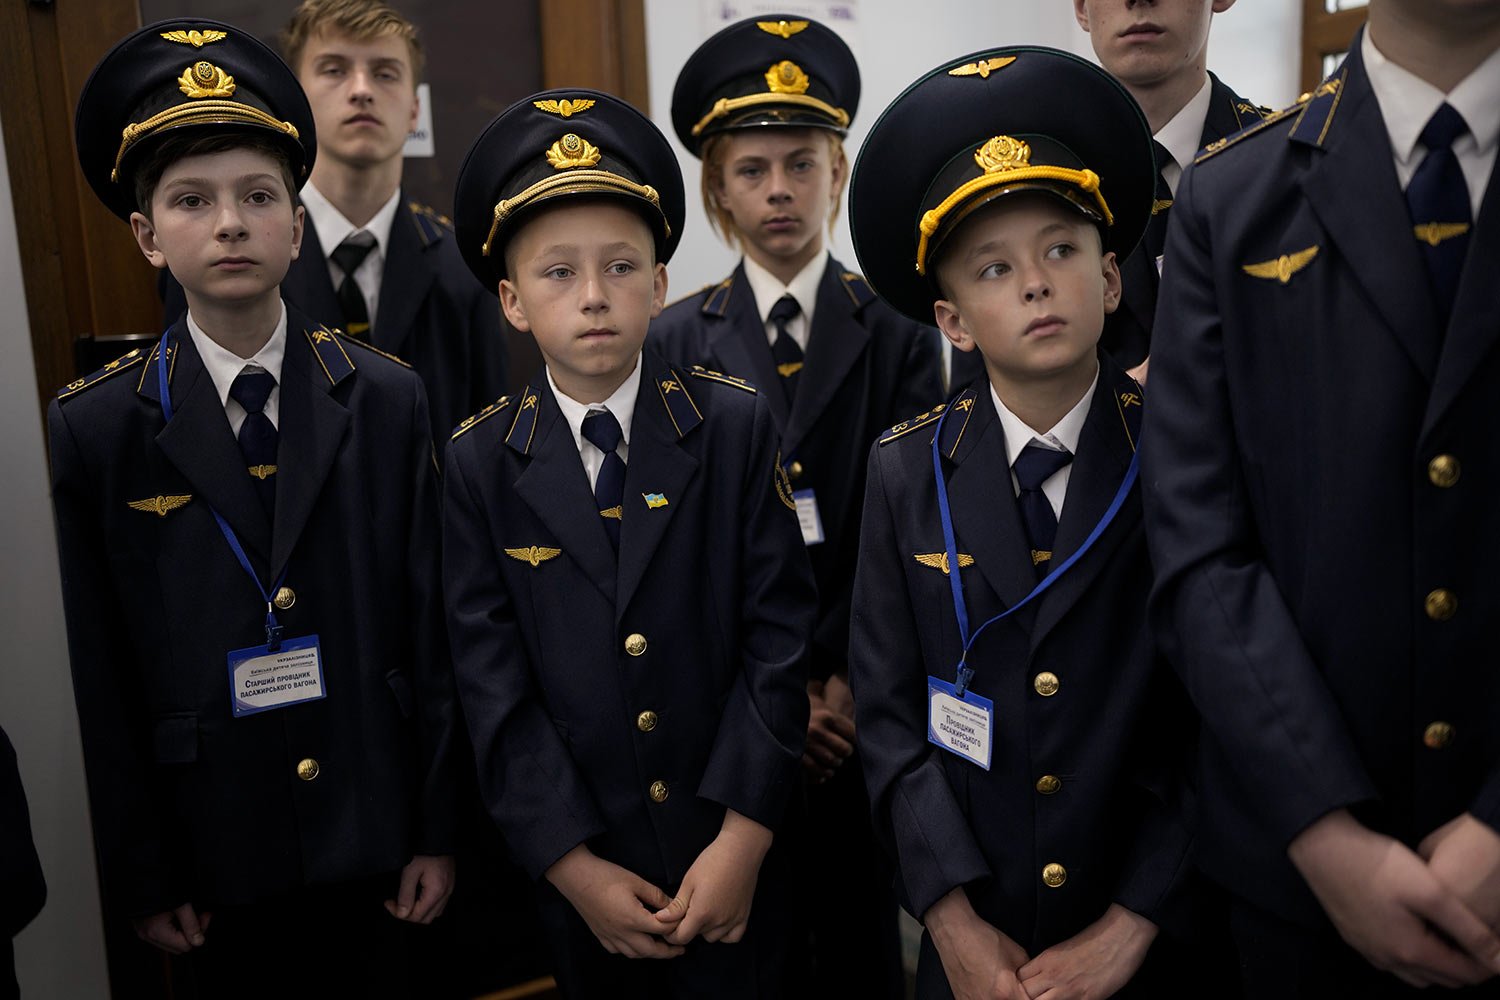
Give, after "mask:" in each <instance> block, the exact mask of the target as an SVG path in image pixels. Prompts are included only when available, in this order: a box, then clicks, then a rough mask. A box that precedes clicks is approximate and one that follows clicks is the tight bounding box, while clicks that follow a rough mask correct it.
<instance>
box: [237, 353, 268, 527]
mask: <svg viewBox="0 0 1500 1000" xmlns="http://www.w3.org/2000/svg"><path fill="white" fill-rule="evenodd" d="M274 388H276V380H275V379H274V378H272V377H271V373H270V372H265V371H242V372H240V373H239V374H238V375H236V376H235V377H234V382H232V383H231V384H230V386H229V398H230V399H232V400H234V401H235V402H236V403H239V404H240V405H241V406H243V407H244V408H245V422H244V423H242V424H240V434H239V440H240V453H241V454H242V455H244V457H245V465H246V466H247V471H248V472H249V474H250V475H251V476H252V477H253V478H254V480H255V491H256V493H257V494H259V496H260V502H261V505H262V506H264V507H265V508H266V515H267V516H268V517H273V518H274V516H275V511H276V479H275V476H276V425H275V424H273V423H271V418H270V417H268V416H266V414H265V408H266V400H267V399H269V398H270V397H271V390H272V389H274Z"/></svg>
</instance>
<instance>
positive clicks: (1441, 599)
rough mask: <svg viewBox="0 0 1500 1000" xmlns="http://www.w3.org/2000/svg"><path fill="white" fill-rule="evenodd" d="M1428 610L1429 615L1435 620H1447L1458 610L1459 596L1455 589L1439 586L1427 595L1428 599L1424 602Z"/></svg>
mask: <svg viewBox="0 0 1500 1000" xmlns="http://www.w3.org/2000/svg"><path fill="white" fill-rule="evenodd" d="M1422 606H1423V608H1425V609H1426V611H1427V617H1428V618H1431V619H1432V620H1433V621H1435V622H1445V621H1447V620H1448V619H1449V618H1452V617H1453V616H1454V614H1456V613H1457V612H1458V597H1457V596H1456V595H1455V594H1454V593H1453V591H1451V590H1448V589H1446V588H1444V587H1439V588H1438V589H1437V590H1434V591H1433V592H1432V593H1430V594H1428V595H1427V600H1426V601H1424V602H1423V603H1422Z"/></svg>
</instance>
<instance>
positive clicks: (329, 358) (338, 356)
mask: <svg viewBox="0 0 1500 1000" xmlns="http://www.w3.org/2000/svg"><path fill="white" fill-rule="evenodd" d="M302 332H303V334H304V335H305V336H306V337H307V343H308V344H309V345H310V346H311V347H312V349H313V356H314V357H316V358H317V359H318V365H319V367H321V368H322V369H323V374H324V375H327V376H328V381H329V382H330V383H331V384H333V385H338V384H339V383H340V382H342V381H343V380H344V379H346V378H348V377H349V376H350V375H352V374H354V359H353V358H351V357H349V352H348V351H346V350H344V343H343V340H342V339H341V338H340V337H339V336H338V334H339V332H340V331H339V330H337V329H329V328H328V327H326V326H325V327H319V328H318V329H316V330H304V331H302Z"/></svg>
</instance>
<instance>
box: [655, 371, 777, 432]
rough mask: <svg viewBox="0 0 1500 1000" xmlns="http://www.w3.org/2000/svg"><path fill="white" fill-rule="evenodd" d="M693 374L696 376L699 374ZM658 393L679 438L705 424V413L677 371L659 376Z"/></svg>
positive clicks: (657, 380)
mask: <svg viewBox="0 0 1500 1000" xmlns="http://www.w3.org/2000/svg"><path fill="white" fill-rule="evenodd" d="M693 374H695V375H696V374H697V372H694V373H693ZM721 378H723V379H726V380H727V379H728V378H729V376H727V375H725V376H721ZM727 384H730V385H732V384H733V383H727ZM656 391H657V392H659V393H661V401H662V404H663V405H664V406H666V408H667V416H668V417H669V418H670V419H671V421H672V426H673V427H675V428H677V436H678V437H683V436H685V435H686V434H687V432H688V431H690V430H692V429H693V428H694V427H697V426H698V425H699V424H701V423H703V412H702V411H701V410H699V409H698V404H697V403H696V402H694V401H693V396H692V393H690V392H688V389H687V383H686V382H685V381H684V380H683V378H682V376H681V375H680V374H678V372H677V369H675V368H669V369H667V373H666V374H665V375H658V376H657V378H656ZM750 391H751V392H754V391H755V390H753V389H752V390H750Z"/></svg>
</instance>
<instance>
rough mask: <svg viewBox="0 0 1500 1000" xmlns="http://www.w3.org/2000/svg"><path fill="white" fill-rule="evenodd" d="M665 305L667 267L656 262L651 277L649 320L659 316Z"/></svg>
mask: <svg viewBox="0 0 1500 1000" xmlns="http://www.w3.org/2000/svg"><path fill="white" fill-rule="evenodd" d="M666 305H667V265H665V264H663V263H661V262H660V261H658V262H657V264H656V268H655V270H654V271H653V272H652V275H651V318H652V319H655V318H656V317H658V316H660V315H661V311H662V310H663V309H665V308H666Z"/></svg>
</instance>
